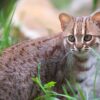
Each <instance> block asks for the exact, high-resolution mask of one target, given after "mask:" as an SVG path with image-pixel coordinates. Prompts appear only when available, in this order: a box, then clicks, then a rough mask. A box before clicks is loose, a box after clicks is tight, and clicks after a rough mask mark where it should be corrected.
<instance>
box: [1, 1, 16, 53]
mask: <svg viewBox="0 0 100 100" xmlns="http://www.w3.org/2000/svg"><path fill="white" fill-rule="evenodd" d="M6 6H7V7H6V8H1V10H0V32H1V33H0V35H1V37H0V52H2V51H3V50H4V49H5V48H7V47H9V46H11V45H12V44H14V40H13V39H12V38H11V37H10V32H11V27H12V24H11V22H12V17H13V14H14V11H15V8H16V7H15V6H16V3H15V1H14V0H11V1H10V2H9V3H8V5H6Z"/></svg>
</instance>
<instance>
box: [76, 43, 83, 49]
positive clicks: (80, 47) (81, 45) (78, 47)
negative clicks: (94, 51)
mask: <svg viewBox="0 0 100 100" xmlns="http://www.w3.org/2000/svg"><path fill="white" fill-rule="evenodd" d="M82 47H83V44H82V43H77V44H76V48H77V49H78V50H79V51H80V50H81V49H82Z"/></svg>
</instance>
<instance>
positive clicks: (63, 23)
mask: <svg viewBox="0 0 100 100" xmlns="http://www.w3.org/2000/svg"><path fill="white" fill-rule="evenodd" d="M59 20H60V23H61V28H62V30H63V31H64V30H65V29H66V27H67V25H68V24H69V23H70V21H71V20H72V16H70V15H68V14H66V13H61V14H60V15H59Z"/></svg>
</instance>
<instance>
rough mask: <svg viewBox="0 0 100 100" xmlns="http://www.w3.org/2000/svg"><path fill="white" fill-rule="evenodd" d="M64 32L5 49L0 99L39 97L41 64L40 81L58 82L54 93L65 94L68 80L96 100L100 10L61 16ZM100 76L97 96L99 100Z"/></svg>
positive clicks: (0, 67) (0, 60)
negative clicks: (34, 78) (38, 76)
mask: <svg viewBox="0 0 100 100" xmlns="http://www.w3.org/2000/svg"><path fill="white" fill-rule="evenodd" d="M59 19H60V22H61V27H62V30H63V31H62V32H61V33H60V34H59V35H57V36H54V37H52V38H41V39H37V40H29V41H25V42H21V43H19V44H16V45H14V46H12V47H10V48H8V49H6V50H5V51H4V52H3V54H2V56H1V57H0V100H33V99H34V98H35V97H36V96H37V95H40V94H41V93H40V90H39V88H38V86H37V85H36V84H35V83H34V82H33V81H32V77H36V76H37V66H38V63H40V64H41V71H40V75H41V80H42V82H43V83H46V82H49V81H55V82H57V84H56V86H55V88H54V91H57V92H58V93H62V85H66V80H68V81H69V82H70V81H71V80H70V78H72V79H73V80H74V83H73V81H72V82H70V83H71V85H72V86H74V87H75V90H76V93H77V94H79V93H78V91H77V87H76V84H79V85H80V86H81V88H82V90H83V91H84V93H85V94H87V93H89V94H88V95H89V100H92V99H93V94H92V92H93V87H94V77H95V72H96V69H97V67H96V63H97V57H96V56H95V54H94V53H93V52H92V51H93V50H94V49H95V51H96V52H97V53H98V54H99V52H100V50H99V49H100V39H99V36H100V11H97V12H95V13H93V14H92V15H90V16H86V17H73V16H70V15H68V14H65V13H61V14H60V15H59ZM99 83H100V81H99V77H97V78H96V82H95V84H96V96H97V97H100V92H99V91H100V89H99Z"/></svg>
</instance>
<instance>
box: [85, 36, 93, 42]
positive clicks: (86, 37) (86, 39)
mask: <svg viewBox="0 0 100 100" xmlns="http://www.w3.org/2000/svg"><path fill="white" fill-rule="evenodd" d="M91 39H92V35H85V37H84V41H86V42H87V41H90V40H91Z"/></svg>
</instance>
